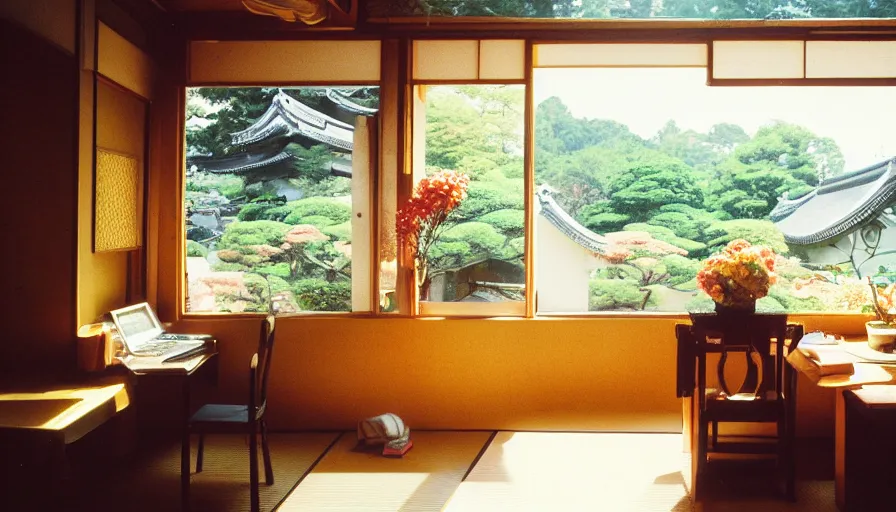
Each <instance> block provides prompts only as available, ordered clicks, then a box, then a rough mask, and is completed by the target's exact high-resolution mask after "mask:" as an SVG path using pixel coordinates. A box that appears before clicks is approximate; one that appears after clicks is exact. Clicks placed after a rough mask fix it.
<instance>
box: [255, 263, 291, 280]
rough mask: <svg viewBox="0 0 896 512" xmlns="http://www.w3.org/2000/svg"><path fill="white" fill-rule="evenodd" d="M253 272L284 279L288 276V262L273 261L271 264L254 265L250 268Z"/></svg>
mask: <svg viewBox="0 0 896 512" xmlns="http://www.w3.org/2000/svg"><path fill="white" fill-rule="evenodd" d="M252 271H253V272H255V273H257V274H262V275H266V276H272V277H279V278H282V279H286V278H288V277H289V276H290V269H289V263H285V262H280V263H275V264H273V265H264V266H260V267H255V268H253V269H252Z"/></svg>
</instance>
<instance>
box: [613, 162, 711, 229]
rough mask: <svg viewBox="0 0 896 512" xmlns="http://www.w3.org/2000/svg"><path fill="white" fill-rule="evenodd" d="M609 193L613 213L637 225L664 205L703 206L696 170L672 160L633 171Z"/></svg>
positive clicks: (619, 180) (624, 175)
mask: <svg viewBox="0 0 896 512" xmlns="http://www.w3.org/2000/svg"><path fill="white" fill-rule="evenodd" d="M609 192H610V204H611V205H612V207H613V210H614V211H615V212H617V213H622V214H625V215H629V216H630V218H631V219H632V220H634V221H636V222H643V221H645V220H647V219H648V218H650V216H651V215H652V214H653V213H654V212H655V211H656V210H658V209H659V208H660V207H662V206H663V205H667V204H673V203H679V204H685V205H688V206H694V207H700V206H702V205H703V191H702V190H701V188H700V186H699V184H698V183H697V180H696V179H695V176H694V173H693V170H692V169H691V168H690V167H688V166H687V165H685V164H684V163H682V162H680V161H677V160H674V159H671V158H666V159H665V160H660V159H658V160H656V161H654V162H652V163H645V164H642V165H638V166H635V167H633V168H631V169H630V170H629V172H627V173H625V174H622V175H620V176H619V177H617V178H616V179H615V180H613V182H612V183H611V184H610V190H609Z"/></svg>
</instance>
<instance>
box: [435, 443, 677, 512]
mask: <svg viewBox="0 0 896 512" xmlns="http://www.w3.org/2000/svg"><path fill="white" fill-rule="evenodd" d="M681 447H682V442H681V435H677V434H601V435H594V434H583V433H545V432H540V433H529V432H518V433H515V432H499V433H498V435H497V436H496V437H495V439H494V441H493V442H492V444H491V445H490V446H489V448H488V450H486V452H485V454H484V455H483V457H482V459H480V461H479V462H478V463H477V465H476V467H475V468H474V469H473V471H472V472H471V473H470V475H469V476H468V477H467V479H466V480H465V481H464V482H463V483H462V484H461V485H460V487H459V488H458V490H457V492H456V493H455V495H454V497H453V498H452V499H451V501H450V502H449V503H448V506H447V508H446V510H447V511H449V512H469V511H478V510H482V511H501V510H508V511H510V510H513V511H521V510H533V511H534V510H570V511H575V510H613V511H620V512H623V511H641V510H643V511H648V510H649V511H651V512H664V511H679V510H681V511H684V510H691V504H690V500H689V498H688V496H687V491H686V489H685V485H684V478H683V475H682V473H681V471H682V467H683V464H682V461H683V460H684V455H683V454H682V451H681Z"/></svg>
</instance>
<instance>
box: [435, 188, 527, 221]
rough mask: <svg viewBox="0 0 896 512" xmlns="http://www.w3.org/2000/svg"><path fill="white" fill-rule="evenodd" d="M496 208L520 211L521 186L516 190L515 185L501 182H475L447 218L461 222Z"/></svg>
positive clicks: (521, 201)
mask: <svg viewBox="0 0 896 512" xmlns="http://www.w3.org/2000/svg"><path fill="white" fill-rule="evenodd" d="M520 185H522V184H520ZM498 210H520V211H522V210H523V191H522V186H520V187H519V190H516V187H512V188H511V187H507V186H505V185H504V184H502V183H488V182H476V183H475V184H472V185H470V188H469V190H468V191H467V198H466V199H464V200H463V202H461V204H460V206H459V207H458V208H457V209H456V210H454V211H453V212H451V217H449V218H450V219H451V220H453V221H455V222H463V221H467V220H473V219H477V218H479V217H481V216H483V215H485V214H487V213H490V212H494V211H498Z"/></svg>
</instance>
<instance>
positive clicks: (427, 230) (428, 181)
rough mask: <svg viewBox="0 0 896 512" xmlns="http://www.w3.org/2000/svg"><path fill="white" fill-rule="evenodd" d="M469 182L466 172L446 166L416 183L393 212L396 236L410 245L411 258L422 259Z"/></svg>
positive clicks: (462, 195)
mask: <svg viewBox="0 0 896 512" xmlns="http://www.w3.org/2000/svg"><path fill="white" fill-rule="evenodd" d="M469 184H470V178H469V177H468V176H467V175H466V174H464V173H460V172H457V171H450V170H442V171H438V172H436V173H435V174H433V175H432V176H428V177H426V178H423V179H422V180H420V182H419V183H417V187H416V188H415V189H414V195H413V196H412V197H411V198H410V199H408V202H407V204H405V206H404V207H403V208H400V209H399V210H398V212H397V213H396V216H395V228H396V231H397V232H398V239H399V241H400V242H401V243H402V244H406V245H407V246H409V247H411V248H412V250H413V254H414V257H415V258H420V259H422V260H425V259H426V254H427V253H428V252H429V248H430V246H431V245H432V244H433V243H434V242H435V241H436V240H437V239H438V237H439V235H440V234H441V231H440V229H439V228H440V227H442V224H443V223H444V222H445V219H446V218H447V217H448V214H449V213H451V211H452V210H454V209H455V208H457V207H458V205H460V202H461V201H463V200H464V199H465V198H466V197H467V187H468V186H469Z"/></svg>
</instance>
